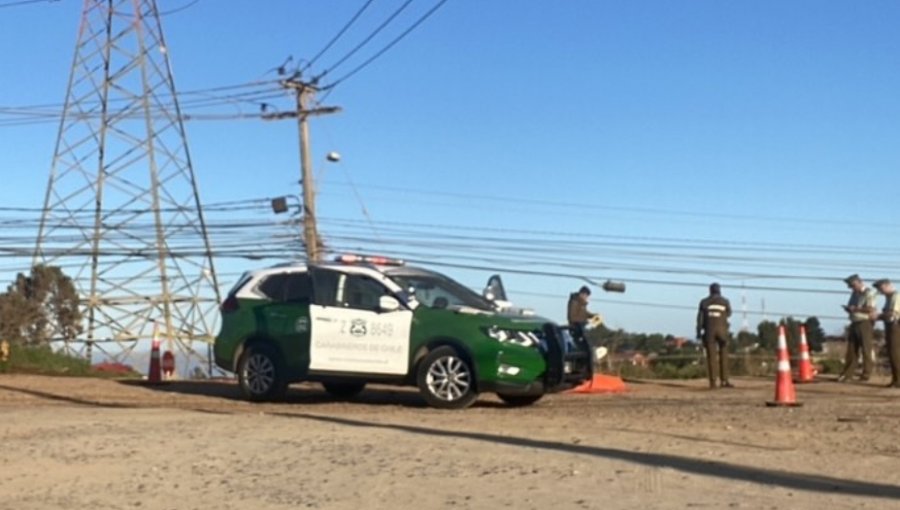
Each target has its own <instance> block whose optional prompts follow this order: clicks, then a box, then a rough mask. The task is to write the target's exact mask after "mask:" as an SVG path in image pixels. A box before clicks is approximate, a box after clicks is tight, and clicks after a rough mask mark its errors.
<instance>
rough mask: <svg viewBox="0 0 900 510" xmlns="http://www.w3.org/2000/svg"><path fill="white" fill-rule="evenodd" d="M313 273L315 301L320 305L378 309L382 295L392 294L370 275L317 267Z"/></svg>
mask: <svg viewBox="0 0 900 510" xmlns="http://www.w3.org/2000/svg"><path fill="white" fill-rule="evenodd" d="M312 273H313V285H314V287H315V299H314V301H315V303H316V304H317V305H320V306H340V307H343V308H353V309H356V310H371V311H378V309H379V307H378V304H379V301H380V300H381V296H385V295H390V294H391V293H390V291H389V290H388V289H387V288H386V287H385V286H384V285H383V284H381V283H380V282H378V281H376V280H373V279H372V278H369V277H368V276H363V275H355V274H344V273H339V272H337V271H328V270H323V269H315V270H313V272H312Z"/></svg>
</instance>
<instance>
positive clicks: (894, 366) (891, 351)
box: [872, 278, 900, 388]
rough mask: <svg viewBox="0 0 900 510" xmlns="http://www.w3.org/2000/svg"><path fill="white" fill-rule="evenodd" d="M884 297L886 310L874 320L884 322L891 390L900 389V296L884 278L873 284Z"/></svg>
mask: <svg viewBox="0 0 900 510" xmlns="http://www.w3.org/2000/svg"><path fill="white" fill-rule="evenodd" d="M872 285H873V286H874V287H875V288H876V289H878V292H880V293H881V294H882V295H883V296H884V308H882V309H881V313H874V314H872V315H873V318H875V319H881V320H882V321H883V322H884V339H885V342H886V343H887V354H888V361H889V362H890V365H891V382H890V384H888V387H889V388H900V295H898V294H897V289H895V288H894V284H893V283H891V281H890V280H888V279H887V278H884V279H882V280H878V281H876V282H875V283H874V284H872Z"/></svg>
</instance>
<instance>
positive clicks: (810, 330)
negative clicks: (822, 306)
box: [804, 316, 825, 352]
mask: <svg viewBox="0 0 900 510" xmlns="http://www.w3.org/2000/svg"><path fill="white" fill-rule="evenodd" d="M804 325H805V326H806V341H807V342H809V349H810V350H811V351H812V352H822V346H823V345H824V344H825V330H824V329H823V328H822V324H821V323H820V322H819V318H818V317H815V316H813V317H809V318H807V319H806V322H805V323H804Z"/></svg>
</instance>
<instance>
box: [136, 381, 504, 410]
mask: <svg viewBox="0 0 900 510" xmlns="http://www.w3.org/2000/svg"><path fill="white" fill-rule="evenodd" d="M118 382H119V383H120V384H124V385H127V386H137V387H141V388H144V389H148V390H152V391H157V392H161V393H177V394H180V395H194V396H202V397H211V398H219V399H225V400H231V401H237V402H247V401H246V399H245V398H244V397H243V396H242V395H241V392H240V389H239V388H238V386H237V384H236V383H235V382H234V381H231V380H206V381H204V380H198V381H170V382H164V383H160V384H147V383H146V382H145V381H136V380H121V381H118ZM248 403H249V402H248ZM341 403H347V404H360V405H371V406H396V407H408V408H424V407H427V404H426V403H425V401H424V400H423V399H422V397H421V396H420V395H419V393H418V392H417V391H415V390H414V389H408V388H401V387H396V388H395V387H390V386H377V385H376V386H372V387H367V388H366V389H365V390H363V392H362V393H360V394H359V395H356V396H355V397H352V398H347V399H341V398H337V397H334V396H332V395H329V394H328V393H327V392H326V391H325V390H324V389H322V387H321V386H320V385H318V384H313V383H302V384H297V385H292V386H290V387H289V388H288V391H287V394H286V395H285V396H284V398H283V399H281V400H278V401H276V402H268V403H267V404H269V405H275V406H277V405H279V404H286V405H307V406H309V405H334V404H341ZM473 407H487V408H491V407H506V406H505V405H504V404H502V403H499V402H491V401H485V400H483V399H482V400H478V401H477V402H475V404H474V405H473Z"/></svg>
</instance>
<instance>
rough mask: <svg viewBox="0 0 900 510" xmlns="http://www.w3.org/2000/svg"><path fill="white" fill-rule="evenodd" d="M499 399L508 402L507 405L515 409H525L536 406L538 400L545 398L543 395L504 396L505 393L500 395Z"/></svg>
mask: <svg viewBox="0 0 900 510" xmlns="http://www.w3.org/2000/svg"><path fill="white" fill-rule="evenodd" d="M497 396H498V397H500V400H502V401H504V402H506V404H507V405H510V406H513V407H525V406H530V405H531V404H534V403H535V402H537V401H538V400H540V399H541V398H543V397H544V395H543V394H541V395H504V394H503V393H498V394H497Z"/></svg>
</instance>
